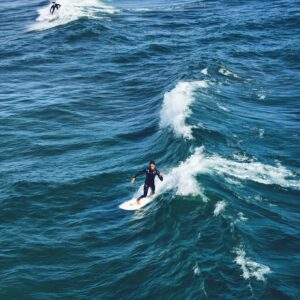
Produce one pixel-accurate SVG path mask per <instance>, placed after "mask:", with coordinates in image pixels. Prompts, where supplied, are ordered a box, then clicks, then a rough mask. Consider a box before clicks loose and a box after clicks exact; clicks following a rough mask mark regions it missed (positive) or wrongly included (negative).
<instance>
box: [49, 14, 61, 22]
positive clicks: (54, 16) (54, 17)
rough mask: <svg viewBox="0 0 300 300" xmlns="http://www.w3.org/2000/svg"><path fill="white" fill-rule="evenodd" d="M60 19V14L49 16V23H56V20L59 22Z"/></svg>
mask: <svg viewBox="0 0 300 300" xmlns="http://www.w3.org/2000/svg"><path fill="white" fill-rule="evenodd" d="M58 18H59V15H58V14H53V15H51V14H50V15H49V16H48V21H49V22H53V21H55V20H57V19H58Z"/></svg>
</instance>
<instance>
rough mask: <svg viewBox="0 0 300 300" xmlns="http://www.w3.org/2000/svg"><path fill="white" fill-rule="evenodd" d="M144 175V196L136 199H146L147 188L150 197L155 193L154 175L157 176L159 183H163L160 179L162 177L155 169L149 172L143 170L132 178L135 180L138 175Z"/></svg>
mask: <svg viewBox="0 0 300 300" xmlns="http://www.w3.org/2000/svg"><path fill="white" fill-rule="evenodd" d="M144 173H146V179H145V184H144V194H143V195H141V196H140V197H139V198H138V199H142V198H145V197H147V194H148V190H149V188H150V189H151V195H153V194H154V193H155V182H154V179H155V176H156V175H157V177H158V178H159V179H160V180H161V181H163V177H162V175H160V172H159V171H158V170H157V169H155V170H151V169H149V168H148V169H144V170H143V171H141V172H138V173H137V174H136V175H135V176H134V178H137V177H138V176H139V175H142V174H144Z"/></svg>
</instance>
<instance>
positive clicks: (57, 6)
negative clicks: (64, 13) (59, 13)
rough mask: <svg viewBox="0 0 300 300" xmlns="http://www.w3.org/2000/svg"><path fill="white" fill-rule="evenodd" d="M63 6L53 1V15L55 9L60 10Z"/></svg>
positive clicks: (51, 9)
mask: <svg viewBox="0 0 300 300" xmlns="http://www.w3.org/2000/svg"><path fill="white" fill-rule="evenodd" d="M60 7H61V5H60V4H58V3H56V2H52V5H51V7H50V14H51V15H53V14H54V11H55V10H58V9H59V8H60Z"/></svg>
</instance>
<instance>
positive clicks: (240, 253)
mask: <svg viewBox="0 0 300 300" xmlns="http://www.w3.org/2000/svg"><path fill="white" fill-rule="evenodd" d="M234 252H235V253H236V255H237V256H236V258H235V260H234V262H235V263H237V264H238V265H239V266H240V267H241V269H242V271H243V275H242V276H243V278H244V279H246V280H247V279H250V278H251V277H254V278H256V279H257V280H261V281H265V277H264V276H265V275H266V274H268V273H270V272H271V269H270V268H269V267H268V266H265V265H263V264H259V263H257V262H255V261H253V260H251V259H249V258H247V257H246V253H245V251H244V250H243V248H242V247H239V248H236V249H235V250H234Z"/></svg>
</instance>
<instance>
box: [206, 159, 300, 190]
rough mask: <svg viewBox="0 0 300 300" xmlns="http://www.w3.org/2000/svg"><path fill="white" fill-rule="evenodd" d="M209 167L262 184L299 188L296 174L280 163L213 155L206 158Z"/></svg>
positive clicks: (220, 172)
mask: <svg viewBox="0 0 300 300" xmlns="http://www.w3.org/2000/svg"><path fill="white" fill-rule="evenodd" d="M206 164H207V169H208V170H209V171H210V172H215V173H217V174H220V175H223V176H224V177H225V178H226V177H227V176H230V177H233V178H236V179H240V180H252V181H256V182H259V183H262V184H276V185H280V186H282V187H290V188H295V189H299V188H300V182H299V180H297V179H296V176H295V175H294V174H293V173H292V172H291V171H289V170H288V169H286V168H285V167H283V166H281V165H280V164H278V165H277V166H271V165H265V164H263V163H260V162H255V161H250V162H239V161H233V160H229V159H225V158H222V157H220V156H217V155H215V156H213V157H211V158H208V159H207V160H206Z"/></svg>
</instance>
